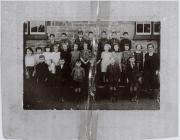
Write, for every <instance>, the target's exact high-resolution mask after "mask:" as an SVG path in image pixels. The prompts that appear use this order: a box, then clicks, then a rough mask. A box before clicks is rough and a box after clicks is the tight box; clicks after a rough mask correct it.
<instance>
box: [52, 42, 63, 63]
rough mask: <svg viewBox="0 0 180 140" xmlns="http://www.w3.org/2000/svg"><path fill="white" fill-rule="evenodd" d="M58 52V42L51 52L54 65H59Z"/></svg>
mask: <svg viewBox="0 0 180 140" xmlns="http://www.w3.org/2000/svg"><path fill="white" fill-rule="evenodd" d="M60 55H61V54H60V52H59V44H55V45H54V46H53V52H52V54H51V59H52V61H53V62H54V64H55V66H57V65H59V59H60Z"/></svg>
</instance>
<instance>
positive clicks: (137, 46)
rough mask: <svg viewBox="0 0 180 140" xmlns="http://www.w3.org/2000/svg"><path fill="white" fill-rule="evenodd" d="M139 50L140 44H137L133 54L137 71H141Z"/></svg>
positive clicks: (141, 54) (141, 63) (141, 53)
mask: <svg viewBox="0 0 180 140" xmlns="http://www.w3.org/2000/svg"><path fill="white" fill-rule="evenodd" d="M141 50H142V46H141V45H140V44H137V45H136V51H135V52H134V57H135V63H136V65H137V68H138V71H142V70H143V52H142V51H141Z"/></svg>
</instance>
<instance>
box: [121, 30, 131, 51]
mask: <svg viewBox="0 0 180 140" xmlns="http://www.w3.org/2000/svg"><path fill="white" fill-rule="evenodd" d="M125 44H128V46H129V49H131V45H132V43H131V40H130V39H129V34H128V32H124V33H123V39H122V40H121V41H120V51H124V45H125Z"/></svg>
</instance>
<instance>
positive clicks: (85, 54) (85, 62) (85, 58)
mask: <svg viewBox="0 0 180 140" xmlns="http://www.w3.org/2000/svg"><path fill="white" fill-rule="evenodd" d="M80 59H81V61H82V67H83V68H84V70H85V78H86V80H87V79H88V75H89V67H90V59H91V51H90V50H88V44H87V43H86V42H85V43H84V46H83V50H82V51H81V54H80Z"/></svg>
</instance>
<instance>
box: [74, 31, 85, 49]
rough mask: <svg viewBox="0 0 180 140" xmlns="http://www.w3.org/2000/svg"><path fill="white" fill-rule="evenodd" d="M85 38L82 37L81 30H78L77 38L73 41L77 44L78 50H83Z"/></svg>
mask: <svg viewBox="0 0 180 140" xmlns="http://www.w3.org/2000/svg"><path fill="white" fill-rule="evenodd" d="M85 41H86V40H85V39H84V38H83V31H78V38H77V39H76V40H75V42H74V43H76V44H78V50H79V51H81V50H83V45H84V42H85Z"/></svg>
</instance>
